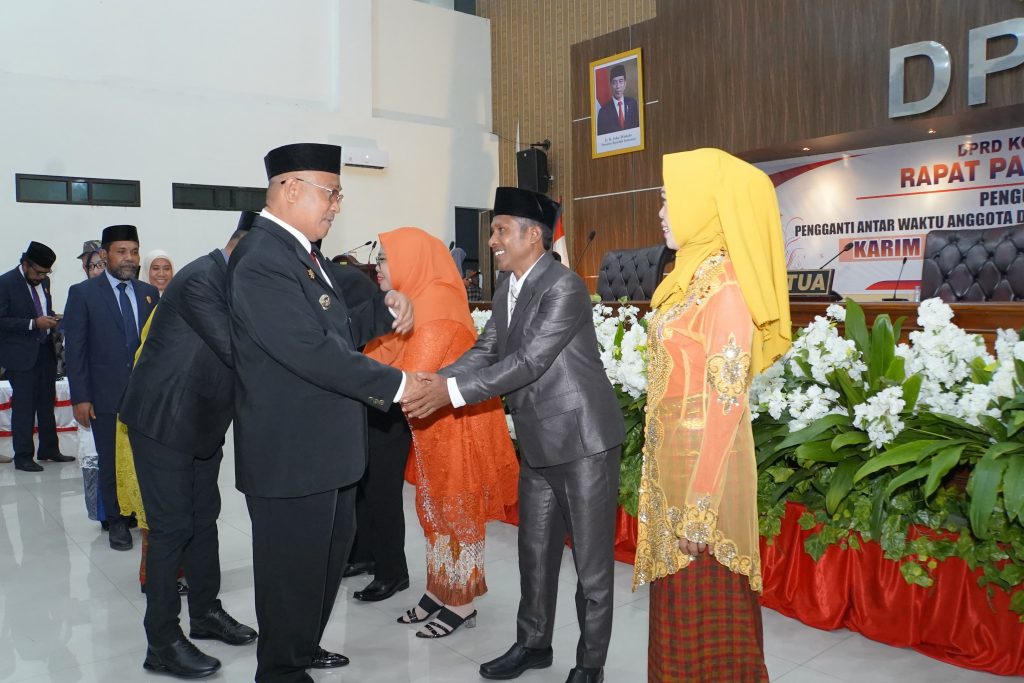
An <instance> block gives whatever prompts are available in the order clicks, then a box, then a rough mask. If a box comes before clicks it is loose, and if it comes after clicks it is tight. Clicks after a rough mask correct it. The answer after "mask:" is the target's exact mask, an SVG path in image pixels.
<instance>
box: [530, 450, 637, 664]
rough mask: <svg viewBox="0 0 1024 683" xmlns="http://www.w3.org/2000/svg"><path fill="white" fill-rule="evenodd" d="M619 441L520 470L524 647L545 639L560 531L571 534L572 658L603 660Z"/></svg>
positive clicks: (550, 627) (608, 621)
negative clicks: (575, 636) (575, 628)
mask: <svg viewBox="0 0 1024 683" xmlns="http://www.w3.org/2000/svg"><path fill="white" fill-rule="evenodd" d="M621 454H622V449H621V447H619V446H616V447H615V448H612V449H610V450H607V451H603V452H601V453H596V454H594V455H591V456H588V457H585V458H580V459H579V460H573V461H571V462H567V463H564V464H561V465H552V466H550V467H537V468H533V467H530V466H529V465H528V464H527V462H526V459H525V458H524V459H523V460H522V461H521V467H520V471H519V575H520V584H521V590H522V598H521V599H520V602H519V615H518V618H517V622H516V627H517V633H516V641H517V642H518V643H519V644H520V645H522V646H524V647H530V648H545V647H549V646H550V645H551V636H552V631H553V630H554V624H555V602H556V598H557V596H558V570H559V568H560V567H561V563H562V551H563V549H564V547H565V536H566V534H567V533H568V534H569V537H570V538H571V539H572V546H573V548H572V555H573V561H574V562H575V564H576V574H577V575H578V577H579V582H578V583H577V584H576V616H577V618H578V619H579V625H580V640H579V644H578V646H577V648H576V664H577V665H578V666H584V667H600V666H604V662H605V658H606V657H607V654H608V641H609V640H610V639H611V634H612V596H613V591H614V567H615V554H614V550H615V512H616V507H617V502H618V489H619V458H620V456H621Z"/></svg>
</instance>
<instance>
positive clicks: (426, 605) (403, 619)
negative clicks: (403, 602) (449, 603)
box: [398, 593, 444, 624]
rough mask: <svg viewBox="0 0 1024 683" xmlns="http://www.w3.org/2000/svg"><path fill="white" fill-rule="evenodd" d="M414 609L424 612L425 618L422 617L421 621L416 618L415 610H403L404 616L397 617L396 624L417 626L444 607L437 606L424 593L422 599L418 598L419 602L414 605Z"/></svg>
mask: <svg viewBox="0 0 1024 683" xmlns="http://www.w3.org/2000/svg"><path fill="white" fill-rule="evenodd" d="M416 607H419V608H420V609H421V610H423V611H424V612H426V613H427V616H425V617H423V618H422V619H421V618H420V617H418V616H416V609H415V608H414V609H407V610H405V614H403V615H402V616H400V617H398V623H399V624H418V623H420V622H421V621H426V620H427V619H429V618H430V617H432V616H434V615H435V614H437V613H438V612H440V611H441V609H442V608H443V607H444V605H439V604H438V603H436V602H434V601H433V600H431V599H430V596H429V595H427V594H426V593H424V594H423V597H421V598H420V601H419V603H418V604H417V605H416Z"/></svg>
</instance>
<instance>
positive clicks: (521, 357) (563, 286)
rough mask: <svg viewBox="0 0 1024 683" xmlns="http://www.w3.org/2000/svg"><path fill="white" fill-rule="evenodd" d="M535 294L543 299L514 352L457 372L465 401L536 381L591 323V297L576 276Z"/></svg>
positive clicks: (512, 389)
mask: <svg viewBox="0 0 1024 683" xmlns="http://www.w3.org/2000/svg"><path fill="white" fill-rule="evenodd" d="M537 295H538V296H542V297H543V298H542V299H541V302H540V305H539V306H538V309H537V313H536V315H535V316H534V317H533V319H532V320H531V321H530V322H529V325H528V326H527V327H526V329H525V330H524V331H523V339H522V342H521V344H520V346H519V349H518V350H517V351H516V352H515V353H512V354H510V355H508V356H506V357H505V358H502V359H501V360H499V361H498V362H497V363H495V364H494V365H491V366H490V367H486V368H483V369H481V370H478V371H476V372H471V373H466V374H464V373H461V372H460V373H458V374H457V375H456V382H457V383H458V386H459V392H460V393H461V394H462V397H463V398H464V399H465V400H466V402H467V403H479V402H480V401H483V400H484V399H487V398H491V397H492V396H500V395H502V394H507V393H509V392H512V391H515V390H516V389H520V388H522V387H524V386H526V385H527V384H530V383H531V382H534V381H536V380H537V379H538V378H539V377H540V376H541V375H543V374H544V373H545V372H546V371H547V369H548V368H549V367H551V363H552V362H554V360H555V358H556V357H557V356H558V354H559V353H561V352H562V350H563V349H564V348H565V347H566V346H567V345H568V344H569V342H571V341H572V339H573V337H575V336H576V334H577V333H578V332H579V331H580V330H581V329H582V328H583V326H584V325H590V324H593V323H592V319H593V314H592V312H591V308H590V297H589V296H588V295H587V290H586V288H585V287H584V286H583V282H582V281H581V280H579V279H578V278H562V279H560V280H559V281H558V282H556V283H555V284H554V285H553V286H552V287H551V288H550V289H549V290H548V291H547V292H538V293H537Z"/></svg>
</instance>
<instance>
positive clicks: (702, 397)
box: [633, 252, 761, 591]
mask: <svg viewBox="0 0 1024 683" xmlns="http://www.w3.org/2000/svg"><path fill="white" fill-rule="evenodd" d="M648 330H649V332H648V344H647V349H648V367H647V384H648V386H647V439H646V443H645V446H644V464H643V471H642V474H641V479H640V504H639V515H638V517H639V525H638V527H639V528H638V538H637V552H636V561H635V564H634V575H633V584H634V588H635V587H636V586H639V585H641V584H644V583H649V582H651V581H653V580H655V579H659V578H662V577H665V576H668V575H669V574H673V573H675V572H678V571H680V570H682V569H684V568H685V567H687V566H688V565H689V564H690V562H692V561H694V560H693V558H691V557H690V555H689V554H688V553H685V552H683V551H681V550H680V549H679V540H680V539H687V540H690V541H694V542H697V543H706V544H707V545H708V552H709V555H708V556H701V557H700V558H699V559H697V560H696V561H698V562H710V561H717V562H719V563H721V564H722V565H723V566H725V567H728V568H729V569H730V570H731V571H733V572H736V573H739V574H742V575H744V576H747V577H749V581H750V587H751V589H752V590H755V591H759V590H761V561H760V555H759V552H758V533H757V467H756V463H755V460H754V441H753V434H752V431H751V425H750V413H749V410H748V407H747V385H748V381H749V379H748V378H749V372H750V362H751V357H750V346H751V343H752V341H753V337H754V324H753V322H752V320H751V317H750V312H749V309H748V308H747V307H746V305H745V303H744V300H743V294H742V292H741V291H740V287H739V284H738V282H737V280H736V274H735V271H734V269H733V266H732V263H731V261H730V260H729V258H728V257H727V256H726V255H725V254H723V253H721V252H719V253H716V254H712V255H711V256H710V257H708V258H707V259H706V260H705V261H704V262H702V263H701V264H700V265H699V266H698V267H697V268H696V270H695V271H694V275H693V279H692V280H691V282H690V285H689V286H688V287H687V288H686V290H685V292H683V293H682V296H681V297H679V298H677V299H676V301H675V302H673V304H672V305H671V306H668V307H665V308H659V309H656V311H655V313H654V316H653V318H652V320H651V324H650V325H649V326H648ZM723 499H724V500H725V501H726V504H725V505H722V501H723Z"/></svg>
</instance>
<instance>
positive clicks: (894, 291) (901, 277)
mask: <svg viewBox="0 0 1024 683" xmlns="http://www.w3.org/2000/svg"><path fill="white" fill-rule="evenodd" d="M905 265H907V257H906V256H904V257H903V263H901V264H900V274H899V275H897V276H896V286H895V287H893V288H892V296H890V297H886V298H884V299H882V301H906V299H900V298H897V297H896V290H898V289H899V288H900V280H902V279H903V266H905Z"/></svg>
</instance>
